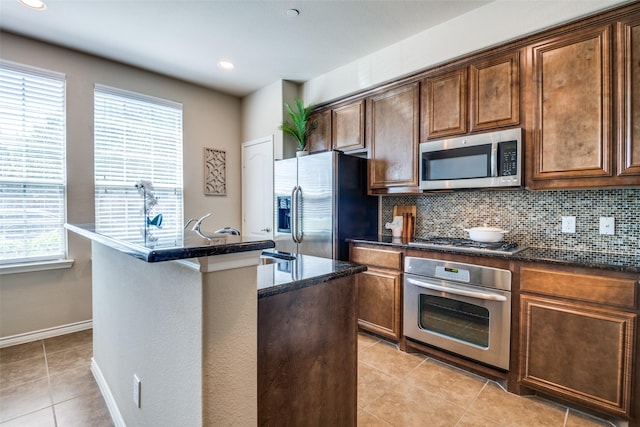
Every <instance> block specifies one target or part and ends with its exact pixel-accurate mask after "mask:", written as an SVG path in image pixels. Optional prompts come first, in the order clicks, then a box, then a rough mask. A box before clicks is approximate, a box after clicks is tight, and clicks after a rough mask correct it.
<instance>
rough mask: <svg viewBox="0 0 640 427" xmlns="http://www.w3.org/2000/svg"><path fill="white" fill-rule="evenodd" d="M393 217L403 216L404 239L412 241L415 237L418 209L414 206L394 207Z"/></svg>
mask: <svg viewBox="0 0 640 427" xmlns="http://www.w3.org/2000/svg"><path fill="white" fill-rule="evenodd" d="M393 216H394V217H395V216H402V217H403V221H402V238H403V239H412V238H413V237H414V235H415V228H416V227H415V226H416V207H415V205H413V206H397V205H396V206H394V207H393Z"/></svg>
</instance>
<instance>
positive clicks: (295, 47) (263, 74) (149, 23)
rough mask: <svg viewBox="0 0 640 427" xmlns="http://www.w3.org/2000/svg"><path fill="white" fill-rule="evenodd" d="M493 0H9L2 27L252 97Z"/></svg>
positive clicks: (0, 12)
mask: <svg viewBox="0 0 640 427" xmlns="http://www.w3.org/2000/svg"><path fill="white" fill-rule="evenodd" d="M491 1H492V0H491ZM491 1H488V0H443V1H437V0H417V1H405V0H322V1H319V0H260V1H255V0H45V2H46V3H47V8H46V9H45V10H43V11H36V10H32V9H28V8H26V7H24V6H22V5H20V4H19V3H18V1H17V0H0V29H2V30H5V31H9V32H13V33H16V34H19V35H24V36H28V37H32V38H35V39H38V40H44V41H47V42H50V43H54V44H57V45H61V46H64V47H68V48H72V49H76V50H79V51H82V52H87V53H91V54H94V55H98V56H101V57H104V58H108V59H111V60H114V61H118V62H122V63H126V64H130V65H134V66H137V67H140V68H143V69H146V70H150V71H154V72H157V73H161V74H164V75H168V76H171V77H175V78H178V79H182V80H186V81H189V82H193V83H196V84H200V85H203V86H206V87H210V88H213V89H216V90H220V91H222V92H226V93H229V94H232V95H235V96H244V95H247V94H249V93H251V92H253V91H255V90H257V89H260V88H262V87H265V86H267V85H269V84H271V83H273V82H275V81H277V80H280V79H284V80H292V81H296V82H304V81H307V80H309V79H312V78H314V77H316V76H319V75H321V74H324V73H326V72H328V71H331V70H333V69H335V68H337V67H339V66H341V65H344V64H347V63H349V62H352V61H354V60H356V59H358V58H361V57H363V56H366V55H368V54H370V53H372V52H375V51H377V50H380V49H382V48H384V47H386V46H389V45H391V44H393V43H396V42H399V41H401V40H403V39H406V38H408V37H410V36H412V35H414V34H417V33H419V32H422V31H424V30H426V29H428V28H430V27H433V26H435V25H438V24H439V23H442V22H445V21H448V20H450V19H452V18H454V17H456V16H458V15H462V14H464V13H467V12H469V11H471V10H473V9H476V8H479V7H482V6H483V5H485V4H487V3H490V2H491ZM289 9H297V10H299V12H300V13H299V15H298V16H295V17H290V16H288V15H287V10H289ZM220 60H228V61H231V62H233V63H234V64H235V69H234V70H232V71H223V70H221V69H219V68H218V67H217V65H216V64H217V63H218V62H219V61H220Z"/></svg>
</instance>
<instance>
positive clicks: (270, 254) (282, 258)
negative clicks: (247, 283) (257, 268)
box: [260, 251, 296, 265]
mask: <svg viewBox="0 0 640 427" xmlns="http://www.w3.org/2000/svg"><path fill="white" fill-rule="evenodd" d="M295 259H296V257H295V255H293V254H290V253H289V252H278V251H264V252H262V254H261V255H260V264H262V265H267V264H277V263H280V262H288V261H293V260H295Z"/></svg>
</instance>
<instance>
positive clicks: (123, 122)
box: [94, 85, 182, 245]
mask: <svg viewBox="0 0 640 427" xmlns="http://www.w3.org/2000/svg"><path fill="white" fill-rule="evenodd" d="M94 170H95V192H96V193H95V203H96V206H95V209H96V231H98V232H99V233H102V234H105V235H109V236H112V237H115V238H119V239H123V240H126V241H129V242H132V243H139V244H147V245H148V244H149V243H151V242H152V241H153V240H155V239H161V241H162V242H165V243H166V242H169V241H171V240H176V241H177V240H179V239H181V238H182V105H181V104H178V103H175V102H171V101H166V100H162V99H158V98H153V97H149V96H145V95H141V94H137V93H132V92H127V91H123V90H119V89H114V88H110V87H106V86H102V85H96V87H95V90H94ZM141 180H145V181H150V182H151V183H152V184H153V188H154V195H155V197H156V198H157V205H156V206H154V207H153V208H152V210H151V211H150V212H148V215H147V216H148V217H150V218H153V217H154V216H156V215H157V214H162V217H163V221H162V226H161V228H157V227H155V226H154V225H149V226H147V220H146V218H145V213H144V199H143V197H142V195H141V194H139V192H138V189H137V188H136V184H137V183H138V182H139V181H141Z"/></svg>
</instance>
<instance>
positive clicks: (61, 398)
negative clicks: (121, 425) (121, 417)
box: [0, 330, 113, 427]
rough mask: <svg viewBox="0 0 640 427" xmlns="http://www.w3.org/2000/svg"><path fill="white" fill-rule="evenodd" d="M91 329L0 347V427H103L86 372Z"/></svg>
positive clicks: (103, 411)
mask: <svg viewBox="0 0 640 427" xmlns="http://www.w3.org/2000/svg"><path fill="white" fill-rule="evenodd" d="M92 338H93V336H92V331H91V330H86V331H81V332H76V333H73V334H68V335H62V336H59V337H55V338H48V339H45V340H39V341H34V342H30V343H27V344H20V345H16V346H12V347H6V348H2V349H0V426H2V427H18V426H20V427H31V426H33V427H55V426H58V427H88V426H91V427H103V426H105V427H107V426H112V425H113V423H112V422H111V417H110V416H109V412H108V410H107V406H106V405H105V403H104V400H103V399H102V395H101V394H100V390H99V389H98V386H97V385H96V382H95V380H94V378H93V374H92V373H91V370H90V365H91V354H92V351H93V350H92Z"/></svg>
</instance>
